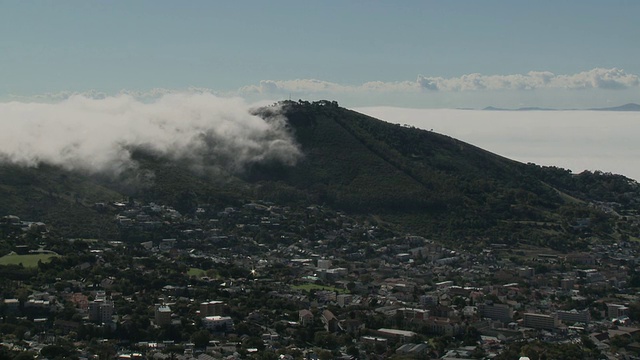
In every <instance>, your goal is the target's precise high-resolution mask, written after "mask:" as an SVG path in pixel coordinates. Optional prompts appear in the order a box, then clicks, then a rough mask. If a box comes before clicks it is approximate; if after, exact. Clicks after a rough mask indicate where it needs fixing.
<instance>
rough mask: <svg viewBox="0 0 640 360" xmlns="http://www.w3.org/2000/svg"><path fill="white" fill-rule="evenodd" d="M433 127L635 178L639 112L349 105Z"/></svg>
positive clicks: (534, 158)
mask: <svg viewBox="0 0 640 360" xmlns="http://www.w3.org/2000/svg"><path fill="white" fill-rule="evenodd" d="M354 110H355V111H359V112H362V113H364V114H367V115H370V116H373V117H376V118H378V119H381V120H384V121H388V122H392V123H399V124H407V125H411V126H415V127H418V128H421V129H426V130H433V131H435V132H437V133H441V134H445V135H449V136H451V137H454V138H457V139H459V140H462V141H465V142H468V143H471V144H473V145H476V146H479V147H481V148H483V149H485V150H488V151H491V152H494V153H496V154H499V155H502V156H504V157H507V158H510V159H514V160H517V161H521V162H533V163H536V164H538V165H543V166H558V167H562V168H565V169H570V170H572V171H573V172H574V173H580V172H582V171H584V170H590V171H595V170H600V171H604V172H611V173H616V174H621V175H624V176H627V177H629V178H632V179H634V180H636V181H640V160H638V154H639V153H640V143H638V140H637V139H638V137H639V136H640V112H636V111H629V112H620V111H582V110H580V111H578V110H573V111H483V110H457V109H409V108H397V107H366V108H355V109H354Z"/></svg>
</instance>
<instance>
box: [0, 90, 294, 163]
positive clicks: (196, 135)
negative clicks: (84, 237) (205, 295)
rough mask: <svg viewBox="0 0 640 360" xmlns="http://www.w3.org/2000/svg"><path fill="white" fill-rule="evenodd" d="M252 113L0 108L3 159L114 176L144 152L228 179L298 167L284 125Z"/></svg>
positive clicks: (128, 103)
mask: <svg viewBox="0 0 640 360" xmlns="http://www.w3.org/2000/svg"><path fill="white" fill-rule="evenodd" d="M250 109H251V106H250V104H248V103H246V102H245V101H244V100H242V99H240V98H221V97H216V96H214V95H212V94H209V93H175V94H167V95H163V96H161V97H159V98H156V99H153V100H151V101H143V100H140V99H137V98H135V97H132V96H130V95H117V96H111V97H104V98H100V99H95V98H89V97H86V96H81V95H76V96H71V97H69V98H68V99H65V100H62V101H60V102H55V103H38V102H6V103H0V128H1V129H2V131H1V132H0V159H1V160H2V161H3V162H10V163H15V164H21V165H24V166H37V165H38V164H39V163H46V164H51V165H58V166H62V167H64V168H66V169H69V170H81V171H88V172H91V173H110V174H114V175H117V174H119V173H121V172H122V171H125V170H129V169H132V168H135V167H136V163H135V161H133V160H132V158H131V152H132V150H134V149H136V148H138V147H143V148H145V149H148V150H150V151H152V152H154V153H156V154H159V155H163V156H167V157H169V158H171V159H175V160H180V161H188V162H189V163H190V164H192V165H194V167H199V166H208V167H213V168H216V169H218V170H220V171H223V172H227V173H235V172H240V171H242V170H243V169H244V167H245V166H247V165H249V164H251V163H255V162H261V161H278V162H282V163H285V164H290V165H293V164H295V162H296V161H297V160H298V158H299V157H300V156H301V152H300V150H299V149H298V146H297V145H296V143H295V141H294V140H293V137H292V136H291V135H290V134H289V133H288V132H287V130H286V129H285V124H286V122H285V119H284V118H281V117H274V118H271V119H270V120H269V122H266V121H265V120H263V119H262V118H260V117H258V116H254V115H252V114H251V113H250Z"/></svg>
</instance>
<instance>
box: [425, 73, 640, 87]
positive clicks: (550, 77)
mask: <svg viewBox="0 0 640 360" xmlns="http://www.w3.org/2000/svg"><path fill="white" fill-rule="evenodd" d="M417 82H418V83H419V84H420V87H421V88H422V89H425V90H433V91H469V90H471V91H473V90H533V89H544V88H561V89H626V88H630V87H635V86H638V85H640V80H639V78H638V75H635V74H627V73H626V72H625V71H624V70H621V69H616V68H613V69H602V68H595V69H592V70H589V71H583V72H580V73H577V74H569V75H555V74H553V73H551V72H548V71H530V72H529V73H527V74H513V75H482V74H468V75H463V76H461V77H457V78H442V77H426V76H422V75H420V76H418V80H417Z"/></svg>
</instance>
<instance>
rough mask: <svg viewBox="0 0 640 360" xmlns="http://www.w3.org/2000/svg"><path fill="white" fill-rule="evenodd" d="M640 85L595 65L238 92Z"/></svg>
mask: <svg viewBox="0 0 640 360" xmlns="http://www.w3.org/2000/svg"><path fill="white" fill-rule="evenodd" d="M638 86H640V77H639V76H638V75H635V74H629V73H626V72H625V71H624V70H622V69H617V68H611V69H604V68H595V69H591V70H588V71H583V72H580V73H576V74H564V75H563V74H554V73H552V72H549V71H530V72H528V73H526V74H510V75H483V74H466V75H462V76H460V77H452V78H443V77H430V76H423V75H418V77H417V79H416V80H415V81H396V82H383V81H370V82H366V83H364V84H361V85H345V84H338V83H334V82H328V81H323V80H316V79H296V80H263V81H260V83H259V84H257V85H249V86H245V87H242V88H241V89H240V90H239V91H238V92H239V94H241V95H252V94H287V93H293V94H327V93H362V92H369V93H371V92H387V93H389V92H400V93H403V92H404V93H411V92H420V91H442V92H464V91H479V90H535V89H571V90H574V89H575V90H579V89H607V90H621V89H628V88H632V87H638Z"/></svg>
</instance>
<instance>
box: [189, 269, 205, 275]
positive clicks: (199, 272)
mask: <svg viewBox="0 0 640 360" xmlns="http://www.w3.org/2000/svg"><path fill="white" fill-rule="evenodd" d="M187 275H189V276H195V277H202V276H205V275H207V272H206V271H204V270H202V269H198V268H189V271H187Z"/></svg>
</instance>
